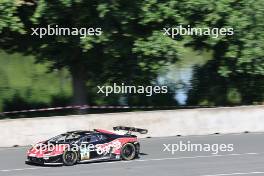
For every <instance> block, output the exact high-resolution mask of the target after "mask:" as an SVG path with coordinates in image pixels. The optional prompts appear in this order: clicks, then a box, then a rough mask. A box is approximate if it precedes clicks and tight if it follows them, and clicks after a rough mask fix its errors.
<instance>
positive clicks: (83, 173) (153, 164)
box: [0, 133, 264, 176]
mask: <svg viewBox="0 0 264 176" xmlns="http://www.w3.org/2000/svg"><path fill="white" fill-rule="evenodd" d="M263 139H264V134H263V133H248V134H229V135H210V136H188V137H166V138H149V139H141V144H142V154H141V157H140V158H139V159H136V160H133V161H128V162H126V161H114V162H97V163H86V164H78V165H75V166H70V167H67V166H46V167H42V166H31V165H27V164H25V162H24V161H25V153H26V149H27V147H19V148H0V176H11V175H14V176H87V175H92V176H95V175H96V176H233V175H235V176H240V175H243V176H244V175H245V176H264V141H263ZM180 141H182V142H188V141H190V142H191V143H193V144H194V143H195V144H234V151H232V152H220V153H218V154H217V155H215V154H212V153H211V152H200V151H196V152H175V153H174V154H172V153H171V152H168V151H167V150H166V151H164V150H165V147H164V145H163V144H179V142H180Z"/></svg>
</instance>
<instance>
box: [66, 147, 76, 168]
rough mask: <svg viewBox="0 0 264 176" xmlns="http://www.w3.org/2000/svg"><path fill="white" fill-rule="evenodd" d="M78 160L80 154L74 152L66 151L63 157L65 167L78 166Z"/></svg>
mask: <svg viewBox="0 0 264 176" xmlns="http://www.w3.org/2000/svg"><path fill="white" fill-rule="evenodd" d="M77 160H78V154H77V152H74V151H68V150H67V151H65V152H64V153H63V155H62V162H63V164H64V165H65V166H72V165H74V164H76V162H77Z"/></svg>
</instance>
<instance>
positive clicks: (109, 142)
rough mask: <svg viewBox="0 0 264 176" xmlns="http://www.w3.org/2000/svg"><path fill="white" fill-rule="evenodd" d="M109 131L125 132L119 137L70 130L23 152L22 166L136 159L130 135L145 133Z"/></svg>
mask: <svg viewBox="0 0 264 176" xmlns="http://www.w3.org/2000/svg"><path fill="white" fill-rule="evenodd" d="M113 129H114V130H115V131H119V130H124V131H127V132H126V134H123V135H120V134H117V133H113V132H110V131H107V130H101V129H95V130H94V131H71V132H67V133H64V134H61V135H58V136H56V137H53V138H51V139H49V140H47V141H43V142H39V143H37V144H36V145H35V146H33V147H32V148H30V149H29V150H28V151H27V161H26V163H28V164H30V163H34V164H64V165H66V166H71V165H74V164H76V163H82V162H91V161H102V160H132V159H135V158H137V157H138V156H139V153H140V144H139V142H138V139H137V136H135V135H132V134H131V133H132V132H138V133H141V134H146V133H147V132H148V130H146V129H140V128H134V127H124V126H117V127H114V128H113Z"/></svg>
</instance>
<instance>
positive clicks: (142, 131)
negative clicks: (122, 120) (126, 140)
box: [113, 126, 148, 134]
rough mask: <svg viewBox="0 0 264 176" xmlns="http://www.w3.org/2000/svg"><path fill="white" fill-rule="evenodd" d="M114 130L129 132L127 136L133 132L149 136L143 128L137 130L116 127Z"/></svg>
mask: <svg viewBox="0 0 264 176" xmlns="http://www.w3.org/2000/svg"><path fill="white" fill-rule="evenodd" d="M113 130H115V131H119V130H123V131H127V134H131V132H137V133H140V134H147V133H148V130H147V129H141V128H135V127H126V126H116V127H113Z"/></svg>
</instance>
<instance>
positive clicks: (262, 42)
mask: <svg viewBox="0 0 264 176" xmlns="http://www.w3.org/2000/svg"><path fill="white" fill-rule="evenodd" d="M263 5H264V1H262V0H249V1H248V0H219V1H213V0H212V1H208V0H192V1H188V0H182V1H177V0H168V1H159V0H151V1H149V3H146V4H145V5H143V7H142V9H143V11H144V12H145V14H143V16H142V19H143V20H142V23H144V24H145V25H151V26H152V27H153V28H156V29H161V28H162V27H164V26H165V27H166V26H167V27H174V26H178V25H180V24H181V25H183V26H185V27H186V26H188V25H190V26H191V27H193V28H215V27H216V28H228V27H232V28H234V35H232V36H220V37H218V38H213V37H212V36H191V37H190V36H180V37H178V38H177V40H178V41H183V42H184V43H185V46H190V47H193V48H195V49H196V50H201V49H206V50H212V51H213V60H212V61H209V63H208V64H206V65H205V66H204V67H203V68H202V69H198V70H197V72H196V73H197V74H196V75H195V78H194V80H193V86H194V87H193V89H192V90H191V92H190V99H189V103H190V102H192V103H191V104H195V105H197V103H198V102H199V101H200V102H204V101H203V100H204V99H207V100H208V98H209V99H210V101H211V102H214V103H213V104H216V105H225V104H230V103H231V104H232V102H230V100H228V99H236V100H235V102H233V104H236V103H245V104H252V103H253V102H256V101H257V102H260V101H263V98H264V96H263V91H264V90H263V86H262V85H263V84H262V83H261V82H262V81H261V80H263V75H264V60H263V57H264V35H263V29H264V25H263V24H264V23H263V22H264V21H263V20H264V18H263V17H264V9H263V8H262V7H263ZM196 76H197V77H196ZM210 89H211V90H210ZM217 90H219V91H217ZM256 90H259V92H258V93H256ZM209 92H211V93H209ZM232 92H233V93H232ZM234 92H236V93H234ZM215 94H218V95H219V96H216V97H215V96H214V95H215ZM234 95H236V96H235V97H236V98H230V97H234ZM208 96H209V97H208ZM228 97H229V98H228ZM239 97H240V98H241V99H240V98H239ZM232 101H233V100H232Z"/></svg>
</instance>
